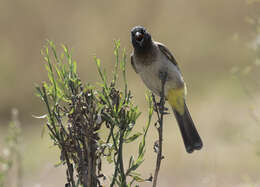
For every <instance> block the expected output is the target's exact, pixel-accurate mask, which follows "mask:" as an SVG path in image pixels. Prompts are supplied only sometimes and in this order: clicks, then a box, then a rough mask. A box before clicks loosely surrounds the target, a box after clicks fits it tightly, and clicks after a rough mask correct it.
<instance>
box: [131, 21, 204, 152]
mask: <svg viewBox="0 0 260 187" xmlns="http://www.w3.org/2000/svg"><path fill="white" fill-rule="evenodd" d="M131 40H132V44H133V48H134V51H133V53H132V54H131V64H132V67H133V69H134V70H135V72H136V73H137V74H139V75H140V77H141V79H142V80H143V82H144V84H145V85H146V86H147V87H148V88H149V89H150V90H151V91H152V92H153V93H154V94H156V95H158V96H160V93H161V88H162V82H161V78H160V74H161V73H163V72H166V73H167V79H166V83H165V87H164V89H165V97H166V99H167V100H168V102H169V104H170V105H171V107H172V109H173V112H174V114H175V117H176V120H177V123H178V125H179V128H180V131H181V135H182V138H183V141H184V145H185V148H186V151H187V152H188V153H192V152H193V151H194V150H199V149H201V148H202V146H203V144H202V141H201V138H200V136H199V134H198V132H197V130H196V128H195V125H194V123H193V121H192V118H191V116H190V113H189V111H188V108H187V105H186V102H185V97H186V85H185V82H184V80H183V77H182V74H181V71H180V68H179V67H178V64H177V62H176V60H175V58H174V57H173V55H172V53H171V52H170V51H169V49H168V48H166V47H165V45H163V44H161V43H159V42H155V41H153V40H152V37H151V35H150V34H149V33H148V32H147V31H146V29H145V28H144V27H142V26H136V27H134V28H133V29H132V30H131Z"/></svg>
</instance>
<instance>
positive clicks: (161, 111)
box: [152, 72, 167, 187]
mask: <svg viewBox="0 0 260 187" xmlns="http://www.w3.org/2000/svg"><path fill="white" fill-rule="evenodd" d="M160 79H161V83H162V90H161V93H160V103H159V108H158V106H157V103H156V100H155V97H154V95H152V97H153V102H154V105H155V111H156V113H157V116H158V123H159V127H158V128H157V131H158V135H159V142H158V151H157V159H156V168H155V172H154V179H153V187H156V185H157V179H158V175H159V170H160V166H161V160H162V159H163V156H162V141H163V117H164V114H165V112H164V110H165V107H164V105H165V93H164V91H165V90H164V87H165V82H166V80H167V72H162V73H161V74H160Z"/></svg>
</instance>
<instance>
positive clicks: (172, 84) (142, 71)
mask: <svg viewBox="0 0 260 187" xmlns="http://www.w3.org/2000/svg"><path fill="white" fill-rule="evenodd" d="M136 69H137V71H138V72H139V75H140V76H141V79H142V80H143V82H144V84H145V85H146V86H147V87H148V88H149V89H150V90H151V91H152V92H153V93H155V94H156V95H160V92H161V88H162V85H161V79H160V72H167V81H166V84H165V93H167V92H168V90H169V89H172V88H179V87H182V86H183V85H184V81H183V78H182V75H181V73H180V71H179V69H178V67H177V66H176V65H174V64H173V63H172V62H170V61H169V60H168V59H167V58H165V57H164V56H158V57H157V58H155V59H151V62H150V63H137V64H136Z"/></svg>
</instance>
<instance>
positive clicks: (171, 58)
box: [156, 42, 178, 67]
mask: <svg viewBox="0 0 260 187" xmlns="http://www.w3.org/2000/svg"><path fill="white" fill-rule="evenodd" d="M156 44H157V45H158V47H159V49H160V51H161V52H162V53H163V54H164V55H165V56H166V57H167V58H168V59H169V60H170V61H171V62H172V63H173V64H174V65H175V66H177V67H178V64H177V62H176V60H175V58H174V57H173V55H172V53H171V52H170V50H169V49H168V48H167V47H166V46H165V45H163V44H162V43H159V42H156Z"/></svg>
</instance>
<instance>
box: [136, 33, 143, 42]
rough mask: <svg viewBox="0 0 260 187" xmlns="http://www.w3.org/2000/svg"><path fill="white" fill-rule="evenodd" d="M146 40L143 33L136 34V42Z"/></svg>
mask: <svg viewBox="0 0 260 187" xmlns="http://www.w3.org/2000/svg"><path fill="white" fill-rule="evenodd" d="M143 38H144V35H143V34H142V33H140V32H136V33H135V40H136V41H139V42H140V41H142V39H143Z"/></svg>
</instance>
